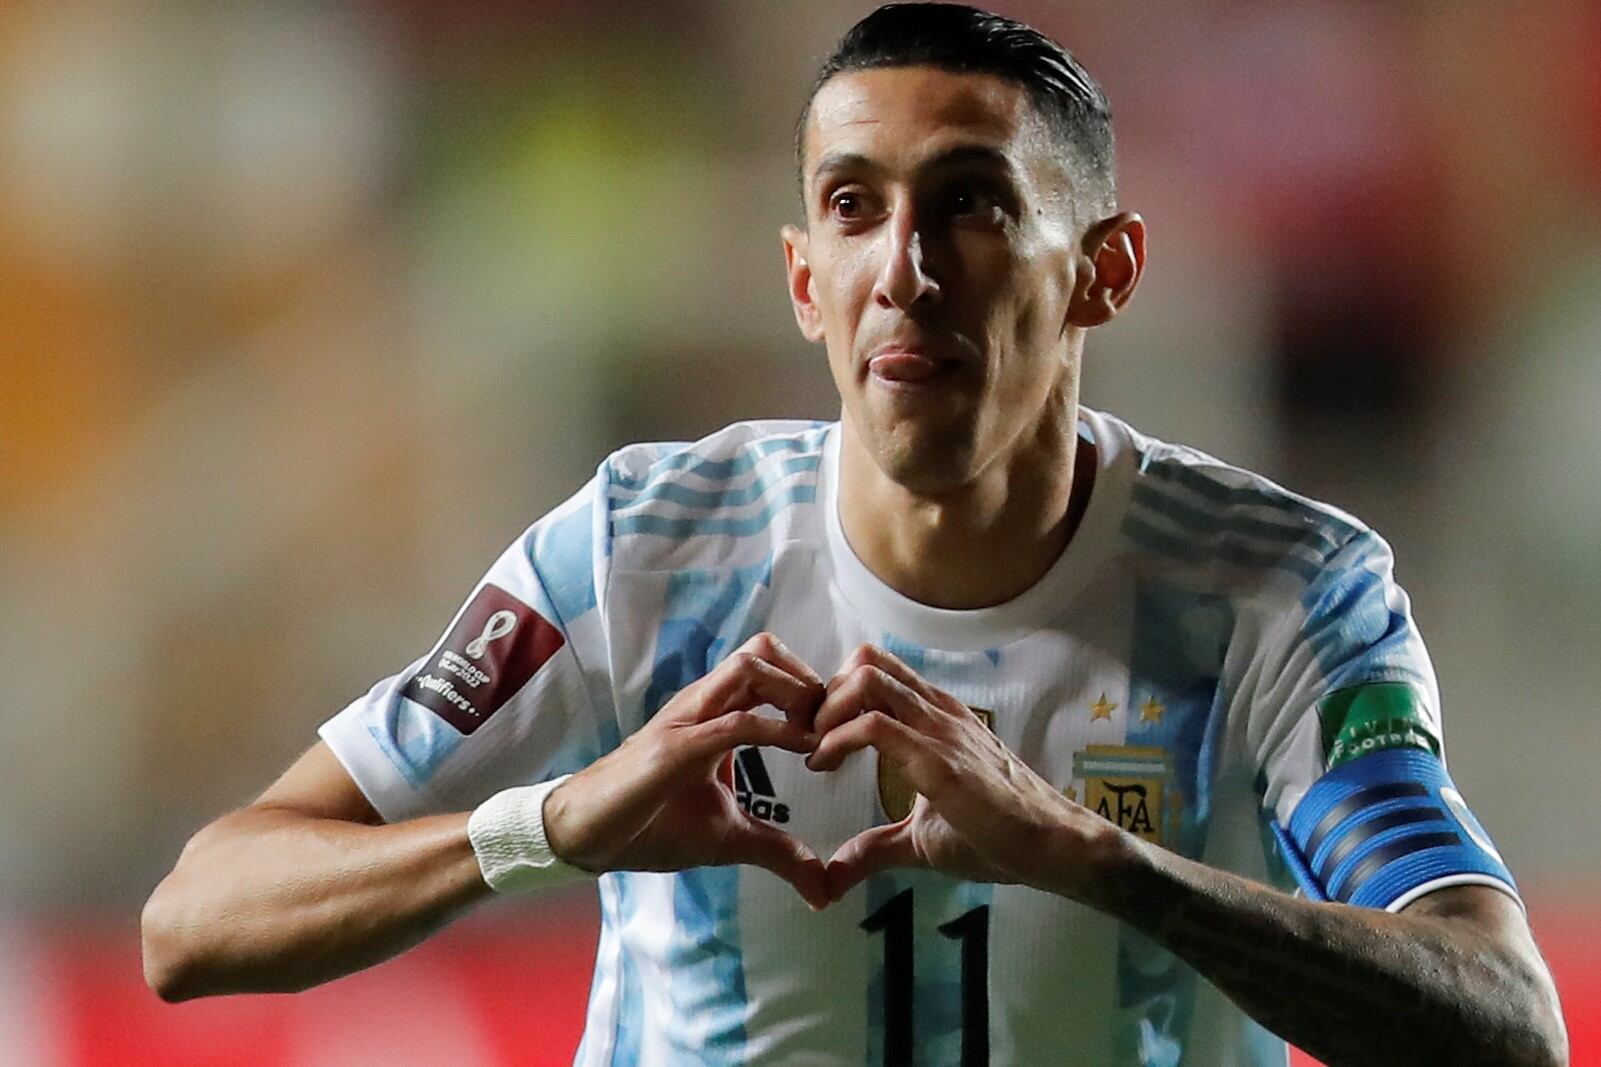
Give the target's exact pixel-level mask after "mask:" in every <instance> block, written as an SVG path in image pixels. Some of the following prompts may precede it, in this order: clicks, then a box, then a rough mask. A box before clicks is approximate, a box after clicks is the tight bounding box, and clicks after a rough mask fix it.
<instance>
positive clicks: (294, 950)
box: [141, 808, 489, 1000]
mask: <svg viewBox="0 0 1601 1067" xmlns="http://www.w3.org/2000/svg"><path fill="white" fill-rule="evenodd" d="M466 825H467V815H466V814H465V813H462V814H455V815H438V816H430V817H428V818H423V819H417V820H414V821H411V822H406V823H398V824H395V825H392V826H370V825H365V824H361V823H352V822H345V821H340V820H336V819H322V818H315V817H311V816H308V815H306V814H303V813H300V812H295V811H290V810H283V809H273V808H266V809H259V808H247V809H245V810H243V811H239V812H235V813H233V814H230V815H227V816H224V817H223V818H221V819H218V820H217V821H216V822H215V823H212V824H211V825H210V826H207V827H206V828H205V829H203V830H202V831H201V832H200V833H198V834H196V835H195V837H194V839H193V840H191V841H190V842H189V844H188V845H187V846H186V847H185V849H184V851H183V855H182V856H181V857H180V858H179V861H178V864H177V867H176V868H175V869H174V870H173V872H172V873H171V874H170V875H168V876H167V878H166V879H165V880H163V881H162V883H161V884H160V885H159V886H158V887H157V888H156V891H155V893H153V894H152V895H151V897H150V901H149V903H147V904H146V905H145V910H144V914H143V916H142V922H141V925H142V934H143V945H144V965H145V975H146V979H147V980H148V981H149V982H150V984H151V986H152V987H153V988H155V989H156V991H157V992H158V993H160V994H161V996H162V997H163V998H165V999H168V1000H185V999H189V998H191V997H197V996H208V995H213V994H218V993H238V992H286V991H292V990H298V989H304V988H306V987H308V986H312V985H316V984H318V983H320V982H325V981H329V980H330V979H333V978H338V977H340V976H342V975H346V974H349V973H351V972H353V971H357V970H360V969H362V968H364V967H368V966H371V965H372V964H374V963H377V962H379V961H381V960H384V959H388V958H389V957H391V956H394V955H396V954H398V953H400V952H401V951H403V950H405V949H406V948H409V947H411V946H412V945H414V944H416V943H417V942H418V941H421V940H422V939H423V938H424V937H426V936H428V935H429V934H430V933H432V932H433V931H435V930H437V929H438V928H440V927H441V926H443V925H444V924H446V923H447V922H449V921H450V920H451V919H453V918H454V917H456V916H457V915H458V914H460V913H461V912H462V911H463V910H464V909H466V908H467V907H468V906H470V905H471V904H473V903H474V902H476V901H478V900H480V899H482V898H483V897H485V896H487V895H488V894H489V889H488V887H487V886H486V885H485V884H484V881H483V877H482V875H481V874H480V871H479V868H478V862H477V859H476V857H475V856H474V855H473V851H472V846H471V844H470V843H469V842H468V839H467V832H466Z"/></svg>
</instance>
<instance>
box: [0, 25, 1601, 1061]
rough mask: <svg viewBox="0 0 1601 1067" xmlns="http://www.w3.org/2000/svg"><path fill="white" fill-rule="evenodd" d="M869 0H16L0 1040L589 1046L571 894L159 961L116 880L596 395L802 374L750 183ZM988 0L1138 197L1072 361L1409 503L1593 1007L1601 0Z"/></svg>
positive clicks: (284, 1046)
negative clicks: (181, 997)
mask: <svg viewBox="0 0 1601 1067" xmlns="http://www.w3.org/2000/svg"><path fill="white" fill-rule="evenodd" d="M872 6H873V5H872V4H870V3H859V2H854V0H852V2H845V0H825V2H816V0H813V2H808V3H804V4H803V3H799V2H795V3H779V2H771V3H769V2H761V3H752V2H739V0H697V2H689V0H648V2H647V0H635V2H616V0H613V2H603V3H600V2H595V3H580V2H578V0H544V2H522V3H514V2H511V0H462V2H458V3H454V4H450V5H444V4H432V3H426V2H423V0H317V2H310V0H308V2H301V3H295V2H287V0H272V2H261V3H253V4H229V3H224V4H217V3H204V2H200V0H165V2H161V0H149V2H141V0H125V2H109V0H79V2H75V3H71V4H62V3H46V2H42V0H10V2H8V3H4V4H0V401H3V403H0V677H3V678H4V679H5V686H4V693H5V697H4V699H3V700H0V737H3V738H4V741H3V742H0V1062H3V1063H6V1064H13V1063H14V1064H22V1065H34V1064H39V1065H63V1067H67V1065H77V1064H100V1063H116V1064H124V1063H126V1064H145V1063H150V1064H157V1063H160V1064H219V1065H222V1064H227V1065H235V1064H252V1065H253V1064H261V1065H263V1067H266V1065H276V1064H296V1065H302V1064H318V1065H321V1064H363V1063H369V1062H371V1063H384V1064H389V1065H404V1064H413V1063H416V1064H429V1063H442V1062H450V1063H453V1064H467V1065H477V1064H485V1065H490V1064H502V1063H518V1064H533V1063H559V1062H567V1060H568V1057H570V1055H571V1051H572V1049H573V1047H574V1045H575V1044H576V1040H577V1033H578V1027H579V1022H580V1017H579V1016H580V1012H581V1007H582V1003H583V1001H584V999H585V995H586V993H587V987H588V975H589V966H590V954H591V952H592V949H593V937H594V933H593V930H594V922H595V915H594V906H593V904H592V903H591V902H590V901H589V900H588V899H587V898H586V897H585V896H584V895H582V894H580V895H579V896H577V897H573V896H556V897H552V898H549V899H544V900H539V901H535V902H521V903H518V904H514V905H499V906H497V907H495V908H491V909H488V911H487V912H486V913H485V914H482V915H479V916H475V917H473V918H471V919H469V920H467V921H466V922H464V923H462V924H459V926H458V927H457V928H454V929H453V930H452V931H450V932H448V933H447V934H446V935H444V937H442V938H441V939H440V940H439V941H437V942H435V943H431V944H429V945H427V946H425V947H424V948H422V949H420V950H418V951H416V952H414V953H412V954H409V955H408V956H405V957H402V958H401V959H400V960H398V961H396V962H394V963H392V964H388V965H385V966H384V967H381V968H379V969H377V970H376V971H374V972H371V973H369V974H367V975H362V976H358V977H356V978H353V979H348V980H346V981H344V982H339V983H335V984H334V985H332V986H330V987H327V988H326V989H324V990H320V991H318V992H316V993H313V994H310V995H307V996H302V997H296V998H274V997H247V998H229V999H228V1000H225V1001H221V1002H210V1003H202V1004H192V1005H184V1006H181V1007H176V1008H171V1007H164V1006H162V1005H160V1004H159V1003H158V1002H157V1001H156V1000H155V998H154V996H153V995H152V994H150V993H149V992H148V991H147V990H146V989H145V988H144V986H143V985H142V983H141V981H140V978H139V973H138V952H137V916H138V911H139V908H140V906H141V905H142V903H143V901H144V898H145V897H146V896H147V895H148V893H149V891H150V890H151V888H152V887H153V886H154V885H155V883H156V882H157V881H158V880H159V879H160V877H161V876H162V875H163V874H164V873H165V872H166V871H167V870H168V869H169V868H170V867H171V865H172V863H173V862H174V860H175V859H176V856H177V853H178V851H179V849H180V847H181V845H182V843H183V842H184V840H185V839H186V838H187V837H188V835H189V834H191V833H192V832H193V831H194V830H196V829H197V828H198V827H199V826H200V825H201V824H202V823H204V822H205V821H207V820H208V819H210V818H211V817H213V816H215V815H217V814H219V813H220V812H222V811H224V810H226V809H228V808H231V807H235V806H238V805H240V804H242V803H245V802H247V801H248V800H249V799H251V798H252V797H253V796H254V795H255V794H256V793H257V792H258V791H259V790H260V789H261V788H263V787H264V786H265V785H266V784H267V782H269V781H270V780H271V779H272V778H274V777H275V776H276V775H277V774H278V773H279V771H281V770H282V769H283V767H285V766H286V765H287V764H288V763H289V762H290V761H291V760H292V759H293V758H294V757H295V756H296V755H297V754H298V753H299V752H301V751H302V750H303V749H304V748H305V747H307V746H308V745H309V744H310V743H312V741H313V740H314V739H315V738H314V731H315V728H316V726H317V725H318V724H319V723H320V722H321V721H322V720H323V719H325V718H326V717H327V716H329V715H330V714H332V713H333V712H335V711H337V710H338V709H339V708H340V707H342V706H343V705H344V704H345V703H346V702H348V701H349V700H351V699H353V698H354V697H355V696H357V695H358V694H360V693H362V692H363V691H365V689H366V688H367V687H368V686H369V685H370V684H371V683H372V682H373V681H374V680H376V679H377V678H379V677H381V676H383V675H386V674H389V673H391V672H393V671H395V670H397V669H399V668H400V667H401V666H403V665H404V664H406V663H407V662H408V661H409V660H410V659H411V658H412V657H414V656H415V655H417V654H419V653H420V652H421V651H423V650H425V649H426V648H427V647H428V646H429V645H431V643H432V642H433V641H434V639H435V638H436V637H437V635H438V633H439V632H440V630H441V629H442V628H443V626H444V625H445V624H446V623H447V622H448V621H449V619H450V617H451V615H452V614H453V612H454V611H455V609H456V607H457V605H458V604H459V602H460V600H461V599H462V597H464V596H465V595H466V593H467V592H469V591H470V589H471V587H472V585H473V583H474V582H475V581H476V579H477V578H478V576H479V574H480V573H481V572H482V571H483V569H484V568H485V567H486V566H487V565H488V563H489V562H490V561H492V560H493V559H494V557H495V556H496V555H497V554H498V553H499V551H500V550H501V549H502V548H503V547H504V546H505V545H506V544H507V543H509V542H510V541H511V540H512V539H513V538H514V537H516V536H517V534H518V533H519V532H520V531H521V530H522V529H523V528H524V527H525V526H526V525H527V524H528V523H529V522H530V521H531V520H532V519H533V518H535V517H537V516H538V515H539V514H541V513H542V512H544V511H545V510H547V509H548V508H550V507H551V506H553V505H554V504H556V503H557V502H559V501H560V500H561V499H562V498H563V497H564V496H565V495H566V494H567V493H569V492H570V491H572V490H573V489H574V488H576V487H577V486H578V485H579V484H580V483H581V482H582V481H583V480H584V479H585V478H586V477H587V476H588V475H589V473H590V472H591V471H592V470H593V468H594V466H595V464H596V463H597V462H598V461H599V460H600V459H601V458H602V457H603V456H604V455H605V454H606V453H607V452H608V451H609V450H610V449H612V448H614V447H616V446H618V445H620V444H622V443H624V442H628V441H634V440H641V439H661V438H694V437H698V436H700V435H702V434H704V433H707V432H709V431H711V430H713V429H715V428H717V427H719V426H721V425H723V424H724V423H726V422H728V421H732V420H734V419H736V418H749V417H759V416H780V415H799V416H809V417H831V416H832V415H833V414H834V413H835V410H836V408H835V402H834V400H833V394H832V389H831V386H830V383H829V380H828V377H827V374H826V371H825V369H824V364H823V357H822V352H821V350H818V349H813V348H811V347H809V346H808V345H807V344H806V343H805V342H803V341H802V339H801V338H800V336H799V334H798V333H797V332H796V330H795V327H794V324H793V320H792V318H791V314H790V310H789V306H788V303H787V300H786V298H785V295H784V288H783V280H782V255H781V252H780V247H779V243H778V237H777V232H778V228H779V226H780V225H781V224H782V223H784V222H787V221H793V220H796V219H797V218H798V216H799V207H798V203H797V199H796V191H795V179H794V173H793V162H792V155H791V143H792V142H791V136H792V129H793V122H794V118H795V115H796V113H797V111H798V109H799V107H800V104H801V102H802V100H803V97H804V95H805V92H806V90H807V89H808V87H809V85H810V81H811V78H812V75H813V72H814V71H815V69H816V67H817V66H818V65H819V63H820V62H821V61H822V59H823V58H824V57H825V56H826V55H827V53H828V52H829V51H830V49H831V48H832V45H833V44H834V42H835V41H836V40H837V38H838V37H839V35H840V34H841V33H843V32H844V30H845V29H846V28H847V27H848V26H849V25H850V24H851V23H852V22H853V21H855V19H856V18H858V17H859V16H860V15H862V14H864V13H866V12H867V11H868V10H870V8H871V7H872ZM992 6H993V7H994V8H995V9H997V10H999V11H1002V12H1004V13H1006V14H1009V15H1013V16H1015V17H1018V18H1022V19H1024V20H1026V21H1029V22H1031V23H1033V24H1034V25H1036V26H1038V27H1040V28H1041V29H1043V30H1045V31H1046V32H1048V33H1051V34H1052V35H1053V36H1056V37H1057V38H1058V39H1060V40H1062V41H1063V42H1064V43H1066V44H1067V45H1068V47H1070V48H1071V49H1073V50H1074V51H1075V52H1076V53H1077V54H1078V55H1079V56H1080V58H1081V59H1083V60H1084V61H1085V63H1086V65H1087V66H1088V67H1089V68H1090V69H1091V71H1092V72H1094V73H1095V74H1096V75H1097V76H1098V77H1099V78H1100V79H1101V81H1102V82H1103V83H1104V84H1105V86H1106V87H1107V90H1108V92H1109V93H1110V95H1111V98H1112V101H1113V105H1114V109H1115V112H1116V121H1117V134H1118V141H1119V171H1120V187H1121V199H1122V201H1123V203H1124V205H1125V206H1127V207H1130V208H1133V209H1136V210H1139V211H1141V212H1142V213H1143V214H1144V216H1145V218H1146V220H1147V222H1148V224H1149V226H1150V230H1151V259H1150V266H1149V272H1148V274H1147V276H1146V279H1145V281H1144V283H1143V284H1142V288H1141V291H1140V294H1139V297H1138V299H1137V300H1136V301H1135V303H1134V304H1133V305H1131V307H1130V309H1129V311H1128V312H1127V313H1126V315H1125V316H1124V317H1123V318H1122V319H1120V321H1119V322H1117V323H1116V324H1114V325H1113V326H1111V327H1108V328H1106V329H1104V330H1102V331H1098V332H1097V333H1095V334H1094V335H1092V337H1091V339H1090V343H1089V350H1088V355H1087V360H1086V361H1087V366H1086V371H1085V377H1086V388H1085V393H1086V396H1085V400H1086V402H1087V403H1089V404H1090V405H1092V406H1096V407H1104V408H1107V409H1109V410H1112V411H1115V412H1117V413H1119V414H1121V415H1122V416H1124V417H1126V418H1128V419H1130V420H1131V421H1132V422H1133V423H1134V424H1135V425H1136V426H1138V427H1140V428H1141V429H1143V430H1145V431H1146V432H1148V433H1152V434H1155V435H1158V436H1161V437H1166V438H1169V439H1175V440H1180V441H1184V442H1187V443H1191V444H1195V445H1198V446H1200V447H1202V448H1204V449H1206V450H1207V451H1210V452H1213V453H1215V454H1218V455H1220V456H1222V457H1223V458H1225V459H1228V460H1230V461H1232V462H1236V463H1240V464H1243V465H1245V466H1249V467H1253V468H1255V469H1258V470H1260V471H1263V472H1264V473H1266V474H1268V475H1270V476H1272V477H1274V478H1276V479H1278V480H1280V481H1283V482H1286V483H1287V484H1289V485H1290V486H1292V487H1294V488H1296V489H1298V490H1300V491H1303V492H1306V493H1308V494H1310V495H1313V496H1316V497H1320V498H1323V499H1326V500H1330V501H1332V502H1334V503H1337V504H1339V505H1341V506H1343V507H1345V508H1347V509H1349V510H1351V511H1354V512H1356V513H1357V514H1359V515H1361V516H1362V517H1364V518H1365V519H1367V520H1368V521H1369V522H1371V523H1372V524H1374V525H1375V526H1376V527H1377V528H1378V529H1379V530H1380V532H1381V533H1383V534H1385V535H1386V537H1388V538H1389V540H1390V541H1391V542H1392V544H1393V545H1394V546H1395V548H1396V554H1397V557H1398V561H1399V565H1398V575H1399V577H1400V579H1401V581H1402V583H1403V584H1404V585H1405V586H1406V587H1407V588H1408V589H1409V591H1410V592H1411V594H1412V597H1413V605H1414V609H1415V614H1416V617H1417V619H1418V622H1419V624H1420V626H1421V628H1422V630H1423V633H1424V635H1425V637H1426V639H1427V640H1428V642H1429V645H1430V648H1431V651H1432V653H1433V656H1434V659H1435V664H1436V667H1437V669H1438V671H1439V675H1440V678H1441V686H1442V690H1443V693H1444V703H1445V715H1446V723H1447V743H1448V747H1449V754H1450V758H1451V764H1452V769H1453V772H1454V775H1455V777H1456V779H1457V782H1458V784H1459V785H1460V786H1461V787H1462V789H1463V791H1464V793H1465V794H1466V795H1467V797H1468V798H1469V800H1470V802H1471V803H1472V804H1473V806H1474V808H1475V810H1476V812H1477V813H1478V814H1479V816H1480V818H1481V819H1482V820H1483V821H1484V822H1485V823H1486V825H1487V826H1488V827H1489V829H1490V831H1491V832H1492V833H1493V834H1494V835H1495V837H1496V839H1497V842H1498V843H1499V844H1500V846H1501V848H1502V851H1503V852H1504V853H1505V855H1506V857H1507V859H1508V861H1509V862H1510V863H1511V865H1512V867H1513V869H1514V870H1515V871H1516V872H1517V874H1518V876H1519V879H1520V882H1521V884H1522V886H1523V888H1524V890H1525V893H1526V896H1527V899H1528V902H1529V906H1530V912H1531V916H1532V918H1533V919H1534V922H1535V926H1536V930H1537V931H1538V932H1539V933H1540V935H1541V937H1542V943H1543V944H1544V947H1545V948H1546V950H1547V952H1548V954H1549V955H1550V956H1551V957H1552V959H1553V962H1554V964H1556V966H1557V968H1558V971H1559V976H1560V981H1561V984H1562V986H1563V994H1564V997H1565V999H1566V1001H1567V1006H1568V1015H1569V1023H1570V1027H1572V1028H1573V1030H1574V1031H1575V1039H1576V1048H1575V1057H1574V1060H1575V1062H1587V1061H1586V1059H1585V1057H1584V1054H1583V1050H1584V1049H1586V1048H1588V1049H1591V1050H1594V1055H1596V1056H1598V1057H1601V1038H1598V1037H1596V1036H1595V1035H1594V1033H1593V1032H1594V1030H1595V1028H1596V1026H1597V1025H1598V1023H1597V1016H1598V1015H1601V985H1598V984H1597V980H1596V979H1594V978H1592V977H1591V976H1590V975H1589V973H1588V970H1589V963H1590V960H1591V959H1592V958H1593V953H1592V950H1593V951H1594V952H1601V935H1596V934H1594V933H1590V932H1589V931H1588V923H1587V920H1588V918H1589V917H1590V916H1592V915H1593V914H1594V912H1595V911H1596V908H1597V905H1598V904H1601V891H1598V890H1596V889H1595V888H1594V887H1595V885H1596V884H1597V883H1596V880H1597V876H1598V875H1601V820H1598V819H1597V818H1596V817H1595V813H1596V811H1597V808H1598V801H1601V795H1598V794H1601V788H1598V785H1597V775H1596V774H1595V771H1594V768H1593V761H1594V759H1595V758H1596V755H1597V754H1601V715H1597V714H1596V713H1595V711H1594V710H1593V708H1594V702H1595V699H1596V694H1597V693H1601V620H1598V617H1601V551H1597V546H1598V543H1601V420H1598V419H1597V418H1596V409H1597V405H1598V402H1601V299H1598V296H1597V294H1598V293H1601V7H1597V5H1595V4H1594V3H1593V2H1592V0H1480V2H1474V3H1452V2H1441V0H1410V2H1399V0H1367V2H1359V0H1341V2H1336V0H1321V2H1312V0H1300V2H1285V0H1230V2H1221V0H1220V2H1215V3H1210V4H1206V5H1195V4H1188V3H1184V2H1182V0H1136V2H1133V3H1129V4H1119V5H1115V7H1113V6H1107V5H1090V4H1072V5H1069V4H1060V3H1047V2H1045V0H1005V2H1002V0H996V2H995V3H994V4H993V5H992ZM447 1037H448V1039H449V1040H448V1041H447V1040H446V1038H447Z"/></svg>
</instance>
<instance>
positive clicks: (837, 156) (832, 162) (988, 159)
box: [812, 144, 1012, 184]
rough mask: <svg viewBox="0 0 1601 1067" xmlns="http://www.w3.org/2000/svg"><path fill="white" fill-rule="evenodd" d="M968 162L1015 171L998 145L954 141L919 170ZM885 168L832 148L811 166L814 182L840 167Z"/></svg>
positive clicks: (860, 154)
mask: <svg viewBox="0 0 1601 1067" xmlns="http://www.w3.org/2000/svg"><path fill="white" fill-rule="evenodd" d="M965 164H978V165H981V166H987V167H991V168H993V169H996V170H1001V171H1004V172H1005V173H1006V174H1008V175H1010V174H1011V173H1012V161H1011V159H1010V158H1008V157H1007V155H1006V153H1004V152H1002V151H1001V150H1000V149H998V148H994V147H992V146H990V145H982V144H962V145H953V146H952V147H950V148H947V149H945V151H943V152H940V153H939V154H937V155H935V156H932V157H930V158H928V159H926V160H924V161H923V162H921V163H919V164H918V165H917V170H918V172H919V173H927V172H929V171H936V170H945V169H948V168H950V167H956V166H962V165H965ZM883 169H884V168H883V167H882V166H880V165H879V164H878V163H877V162H876V161H874V160H873V159H871V158H869V157H868V156H865V155H863V154H862V153H860V152H830V153H829V154H828V155H826V156H824V157H823V158H822V159H820V160H818V161H817V166H816V167H814V168H812V181H813V183H814V184H815V183H816V182H817V181H819V180H820V179H822V178H823V177H825V176H826V175H829V174H834V173H837V172H841V171H845V172H850V171H865V172H867V173H869V174H875V173H880V172H882V171H883Z"/></svg>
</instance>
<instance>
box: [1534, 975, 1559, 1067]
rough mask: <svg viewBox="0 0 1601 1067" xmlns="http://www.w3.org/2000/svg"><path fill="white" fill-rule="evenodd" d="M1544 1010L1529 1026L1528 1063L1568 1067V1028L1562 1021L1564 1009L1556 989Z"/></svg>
mask: <svg viewBox="0 0 1601 1067" xmlns="http://www.w3.org/2000/svg"><path fill="white" fill-rule="evenodd" d="M1542 1009H1543V1010H1541V1011H1539V1012H1538V1013H1537V1014H1536V1015H1535V1017H1534V1019H1533V1020H1531V1022H1530V1024H1529V1025H1530V1030H1531V1035H1530V1039H1529V1043H1528V1044H1529V1051H1530V1052H1531V1055H1530V1056H1529V1057H1528V1060H1527V1062H1528V1063H1530V1064H1532V1065H1534V1067H1568V1062H1569V1060H1568V1057H1569V1052H1568V1028H1567V1024H1566V1023H1564V1022H1563V1020H1562V1008H1561V1005H1560V1004H1558V1003H1557V999H1556V991H1555V990H1554V989H1553V990H1552V991H1551V995H1550V1003H1549V1004H1545V1005H1542Z"/></svg>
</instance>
